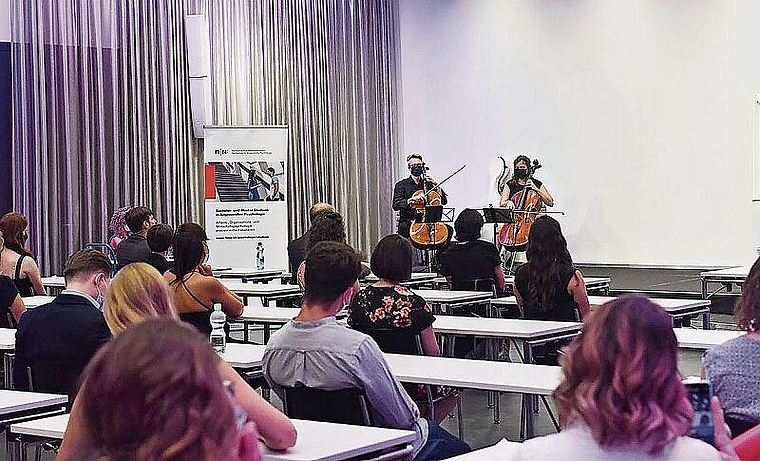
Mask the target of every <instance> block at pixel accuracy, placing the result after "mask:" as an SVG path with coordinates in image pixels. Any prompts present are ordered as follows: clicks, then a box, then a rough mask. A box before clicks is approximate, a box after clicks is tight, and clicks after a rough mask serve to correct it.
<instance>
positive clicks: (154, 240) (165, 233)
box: [145, 224, 174, 274]
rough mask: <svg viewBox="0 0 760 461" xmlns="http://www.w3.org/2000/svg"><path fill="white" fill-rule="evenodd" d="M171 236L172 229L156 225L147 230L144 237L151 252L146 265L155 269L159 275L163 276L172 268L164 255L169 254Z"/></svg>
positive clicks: (172, 233) (164, 225)
mask: <svg viewBox="0 0 760 461" xmlns="http://www.w3.org/2000/svg"><path fill="white" fill-rule="evenodd" d="M173 236H174V231H173V230H172V227H171V226H169V225H166V224H156V225H155V226H153V227H151V228H150V229H148V233H147V235H146V236H145V239H146V240H147V241H148V247H149V248H150V251H151V254H150V258H148V264H150V265H151V266H153V267H155V268H156V270H157V271H158V273H159V274H163V273H164V272H166V271H168V270H169V269H171V268H172V264H171V263H170V262H169V261H167V260H166V253H168V252H169V246H170V245H171V243H172V237H173Z"/></svg>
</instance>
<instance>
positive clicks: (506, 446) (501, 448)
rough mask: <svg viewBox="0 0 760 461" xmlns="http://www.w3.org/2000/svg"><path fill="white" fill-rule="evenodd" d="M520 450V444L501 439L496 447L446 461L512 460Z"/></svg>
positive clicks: (492, 446)
mask: <svg viewBox="0 0 760 461" xmlns="http://www.w3.org/2000/svg"><path fill="white" fill-rule="evenodd" d="M519 449H520V443H519V442H510V441H509V440H507V439H501V440H500V441H499V443H497V444H496V445H491V446H490V447H485V448H481V449H480V450H475V451H471V452H469V453H465V454H463V455H459V456H454V457H453V458H446V459H445V461H492V460H494V459H511V458H512V457H513V456H514V455H515V454H517V450H519Z"/></svg>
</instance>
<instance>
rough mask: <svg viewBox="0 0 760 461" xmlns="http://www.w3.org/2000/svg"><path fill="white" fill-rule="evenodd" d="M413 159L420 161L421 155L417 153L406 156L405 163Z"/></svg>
mask: <svg viewBox="0 0 760 461" xmlns="http://www.w3.org/2000/svg"><path fill="white" fill-rule="evenodd" d="M413 158H416V159H417V160H420V161H422V154H418V153H417V152H412V153H411V154H409V155H407V156H406V163H409V161H410V160H411V159H413Z"/></svg>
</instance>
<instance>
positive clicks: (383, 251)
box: [370, 234, 414, 282]
mask: <svg viewBox="0 0 760 461" xmlns="http://www.w3.org/2000/svg"><path fill="white" fill-rule="evenodd" d="M413 254H414V250H413V249H412V245H411V244H410V243H409V240H407V239H405V238H404V237H402V236H400V235H398V234H391V235H386V236H385V237H383V238H382V239H381V240H380V241H379V242H377V245H376V246H375V249H374V250H373V251H372V258H371V259H370V267H371V268H372V273H373V274H375V275H376V276H377V277H379V278H383V279H386V280H391V281H394V282H402V281H404V280H409V279H410V278H411V277H412V255H413Z"/></svg>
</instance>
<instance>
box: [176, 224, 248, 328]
mask: <svg viewBox="0 0 760 461" xmlns="http://www.w3.org/2000/svg"><path fill="white" fill-rule="evenodd" d="M183 226H185V229H187V228H188V226H186V225H183ZM192 228H194V226H193V227H192ZM172 247H173V248H174V268H173V269H171V270H169V271H168V272H166V274H164V277H165V278H166V280H167V281H168V282H169V285H170V287H171V292H172V295H173V296H174V304H175V305H176V306H177V312H179V317H180V319H182V320H183V321H185V322H188V323H190V324H192V325H193V326H195V327H196V328H197V329H198V331H200V332H201V333H206V334H210V333H211V312H213V310H214V303H222V311H224V313H225V314H227V316H228V317H240V315H241V314H242V313H243V301H242V300H241V299H240V298H239V297H238V296H237V295H236V294H235V293H233V292H231V291H230V290H228V289H227V287H225V286H224V285H222V283H221V282H220V281H219V280H217V279H216V278H215V277H213V275H212V274H211V270H210V268H208V267H206V266H204V265H203V262H204V261H205V260H206V259H207V258H208V245H206V240H205V239H204V238H203V235H201V234H200V232H197V231H188V230H183V227H182V226H180V229H179V230H177V232H175V234H174V239H173V242H172Z"/></svg>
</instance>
